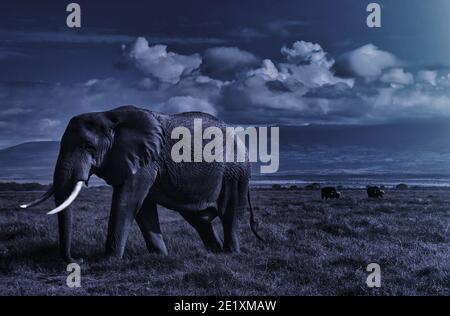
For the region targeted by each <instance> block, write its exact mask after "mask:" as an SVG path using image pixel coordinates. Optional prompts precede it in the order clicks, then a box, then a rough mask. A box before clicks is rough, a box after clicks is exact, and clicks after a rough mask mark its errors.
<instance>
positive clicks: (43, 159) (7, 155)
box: [0, 141, 59, 181]
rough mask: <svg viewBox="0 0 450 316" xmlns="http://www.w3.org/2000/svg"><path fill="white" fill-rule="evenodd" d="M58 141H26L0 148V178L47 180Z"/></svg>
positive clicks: (55, 155)
mask: <svg viewBox="0 0 450 316" xmlns="http://www.w3.org/2000/svg"><path fill="white" fill-rule="evenodd" d="M58 151H59V142H56V141H45V142H28V143H23V144H20V145H17V146H13V147H9V148H6V149H2V150H0V180H20V181H22V180H23V181H49V180H51V179H52V177H53V168H54V166H55V162H56V158H57V156H58Z"/></svg>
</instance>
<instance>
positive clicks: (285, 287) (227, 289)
mask: <svg viewBox="0 0 450 316" xmlns="http://www.w3.org/2000/svg"><path fill="white" fill-rule="evenodd" d="M341 191H342V192H343V195H344V197H343V198H341V199H340V200H334V201H321V200H320V192H319V191H318V190H301V189H294V190H283V189H277V190H275V189H254V190H253V196H252V200H253V205H254V207H255V213H256V217H257V218H258V220H259V230H260V232H261V234H262V235H263V236H265V238H266V239H267V241H266V242H265V243H262V242H259V241H258V240H256V238H255V237H254V236H253V234H252V233H251V232H250V229H249V227H248V214H245V215H244V217H243V219H242V221H241V248H242V253H241V254H238V255H235V254H211V253H208V252H207V251H206V250H204V248H203V246H202V244H201V241H200V239H199V237H198V236H197V234H196V232H195V231H194V230H193V228H192V227H190V226H189V225H188V224H187V223H186V222H185V221H184V220H183V219H182V218H181V216H180V215H178V214H177V213H175V212H173V211H170V210H166V209H160V210H159V214H160V218H161V222H162V230H163V233H164V238H165V240H166V243H167V246H168V248H169V256H160V255H154V254H149V253H148V252H147V250H146V248H145V244H144V241H143V238H142V236H141V235H140V232H139V231H138V229H137V225H134V228H133V231H132V233H131V234H130V238H129V240H128V243H127V250H126V254H125V257H124V258H123V259H122V260H116V259H109V260H106V259H104V258H103V248H104V243H105V238H106V229H107V219H108V212H109V205H110V195H111V192H110V191H109V190H105V189H95V188H91V189H88V190H84V191H83V192H82V194H81V196H80V197H79V198H78V200H77V201H76V205H75V206H76V209H75V210H74V211H76V212H75V232H74V244H73V251H74V253H75V254H76V255H80V256H82V257H83V258H84V260H85V262H84V263H83V264H82V265H81V268H82V278H81V282H82V286H81V288H76V289H71V288H68V287H67V286H66V285H65V284H66V283H65V282H66V277H67V275H68V272H66V265H65V264H64V263H63V262H62V261H61V260H60V259H59V256H58V249H57V238H58V236H57V220H56V217H51V216H46V215H45V210H48V209H50V208H51V207H52V205H53V202H46V203H45V204H43V205H41V206H39V207H36V209H32V210H19V209H17V208H16V207H15V206H17V205H18V204H19V203H21V202H25V201H29V200H32V199H33V198H34V197H37V196H39V195H40V194H41V192H0V295H449V294H450V238H449V233H450V231H449V225H450V210H449V205H450V189H408V190H387V193H386V197H385V198H384V199H382V200H369V199H367V198H366V197H365V191H364V190H356V189H348V190H341ZM215 224H216V225H217V228H218V229H220V224H219V223H218V222H216V221H215ZM371 262H375V263H378V264H380V266H381V270H382V276H381V278H382V279H381V283H382V284H381V285H382V286H381V288H373V289H371V288H368V287H367V286H366V284H365V281H366V278H367V275H368V272H366V267H367V265H368V264H369V263H371Z"/></svg>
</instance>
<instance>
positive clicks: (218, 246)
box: [205, 238, 223, 253]
mask: <svg viewBox="0 0 450 316" xmlns="http://www.w3.org/2000/svg"><path fill="white" fill-rule="evenodd" d="M205 247H206V249H207V250H208V251H211V252H213V253H219V252H222V251H223V246H222V243H221V242H220V241H219V239H216V238H215V239H214V240H211V241H209V242H208V243H207V244H206V243H205Z"/></svg>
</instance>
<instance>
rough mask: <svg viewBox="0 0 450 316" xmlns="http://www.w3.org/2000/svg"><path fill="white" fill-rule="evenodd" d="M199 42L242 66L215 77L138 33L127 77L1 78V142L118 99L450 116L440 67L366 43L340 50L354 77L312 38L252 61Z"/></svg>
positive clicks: (48, 135)
mask: <svg viewBox="0 0 450 316" xmlns="http://www.w3.org/2000/svg"><path fill="white" fill-rule="evenodd" d="M207 52H209V56H208V57H206V56H205V63H209V64H212V63H214V62H218V61H219V60H221V61H224V62H227V63H228V66H227V67H232V65H243V64H245V65H246V67H247V68H245V67H241V66H234V68H233V70H232V71H230V73H234V74H235V75H234V76H233V77H232V78H226V79H224V78H218V77H215V76H213V75H211V74H210V73H207V72H206V73H205V69H204V68H203V67H200V66H201V62H202V58H201V57H200V55H198V54H193V55H189V56H185V55H180V54H178V53H176V52H168V51H167V47H166V46H164V45H155V46H150V45H149V44H148V42H146V41H145V39H143V38H138V39H137V40H136V41H135V42H134V44H133V45H132V46H130V47H129V48H127V49H126V53H127V56H128V62H129V63H131V64H132V65H134V66H135V67H136V68H137V69H139V70H141V72H142V73H143V74H141V73H139V74H138V76H137V77H136V78H135V80H130V79H128V80H121V79H118V78H92V79H90V80H87V81H84V82H80V83H75V84H47V83H33V82H32V83H24V82H20V83H12V82H0V105H1V106H2V107H3V108H1V109H0V135H2V136H3V137H2V138H0V147H1V146H5V145H10V144H14V143H19V142H21V141H24V140H33V139H58V138H60V136H61V134H62V133H63V131H64V128H65V126H66V124H67V122H68V121H69V119H70V118H71V117H72V116H74V115H77V114H80V113H84V112H92V111H104V110H108V109H112V108H114V107H117V106H120V105H124V104H133V105H136V106H140V107H144V108H147V109H149V110H153V111H158V112H163V113H176V112H183V111H203V112H208V113H211V114H214V115H217V116H218V117H220V118H221V119H224V120H226V121H227V122H229V123H237V124H271V123H276V124H304V123H358V124H360V123H367V122H369V123H373V122H377V123H378V122H384V121H386V120H395V119H399V118H409V117H414V118H417V117H438V116H439V117H442V116H446V117H450V106H449V105H450V70H449V69H444V68H443V69H439V70H426V69H422V70H418V71H417V70H414V71H413V70H411V69H408V68H407V67H404V68H400V66H398V61H397V58H396V57H395V56H394V55H392V54H391V53H389V52H385V51H382V50H380V49H378V48H376V47H375V46H373V45H371V44H368V45H365V46H363V47H362V48H359V49H357V50H354V51H351V52H349V53H348V54H345V56H346V58H347V65H351V66H352V67H353V68H352V69H353V71H354V73H355V76H357V77H358V78H360V79H358V78H355V79H354V78H349V77H345V78H343V77H342V76H341V74H340V73H339V72H337V73H335V72H334V69H335V66H336V65H335V62H334V59H333V58H332V57H331V56H329V55H328V54H327V52H326V51H325V50H324V49H323V48H322V47H321V46H320V44H317V43H310V42H304V41H298V42H295V43H293V44H292V45H285V46H283V47H282V48H281V50H280V58H281V59H280V60H278V59H276V58H273V59H272V60H271V59H263V60H262V61H261V62H258V63H257V64H256V65H254V64H252V63H253V62H254V60H255V58H256V57H255V56H253V55H252V54H251V53H248V52H245V51H243V50H241V49H238V48H236V47H218V48H216V49H211V50H207ZM369 52H371V53H370V54H369ZM205 55H207V54H206V53H205ZM368 55H371V59H370V58H367V56H368ZM349 60H351V61H352V62H351V63H350V62H349ZM363 61H365V62H363ZM340 62H341V61H340ZM366 64H367V65H366ZM361 78H362V79H363V80H361ZM366 79H367V80H366Z"/></svg>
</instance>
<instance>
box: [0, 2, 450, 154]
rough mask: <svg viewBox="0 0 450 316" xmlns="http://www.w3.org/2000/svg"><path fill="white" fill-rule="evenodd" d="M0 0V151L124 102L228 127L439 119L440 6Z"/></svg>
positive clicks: (446, 78)
mask: <svg viewBox="0 0 450 316" xmlns="http://www.w3.org/2000/svg"><path fill="white" fill-rule="evenodd" d="M369 2H370V1H362V0H340V1H332V0H329V1H325V0H314V1H313V0H311V1H309V0H305V1H299V0H285V1H283V0H282V1H264V0H258V1H250V0H247V1H242V0H241V1H211V0H208V1H196V0H189V1H186V0H184V1H170V0H164V1H157V0H153V1H136V0H134V1H133V0H129V1H81V0H78V1H77V3H78V4H80V6H81V28H77V29H70V28H68V27H67V25H66V17H67V15H68V13H67V12H66V5H67V4H68V3H69V1H44V0H40V1H23V0H18V1H2V2H1V3H0V148H5V147H8V146H12V145H15V144H19V143H23V142H28V141H36V140H57V139H59V138H60V137H61V135H62V133H63V131H64V129H65V126H66V125H67V122H68V120H69V119H70V118H71V117H72V116H74V115H77V114H80V113H85V112H92V111H103V110H109V109H112V108H114V107H117V106H121V105H126V104H133V105H136V106H141V107H145V108H148V109H150V110H154V111H159V112H163V113H177V112H183V111H193V110H195V111H204V112H208V113H211V114H214V115H217V116H218V117H219V118H221V119H223V120H225V121H226V122H228V123H230V124H241V125H267V124H274V125H294V126H303V125H308V124H327V125H330V124H344V125H349V124H357V125H371V124H385V123H392V122H405V121H415V120H418V119H428V120H429V119H441V120H442V119H445V118H448V117H450V93H449V87H450V67H449V66H450V34H449V32H450V30H449V28H448V20H449V17H450V1H446V0H429V1H420V0H390V1H388V0H385V1H376V2H377V3H379V4H380V5H381V23H382V26H381V28H369V27H367V25H366V17H367V15H368V13H367V12H366V6H367V4H368V3H369Z"/></svg>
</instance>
